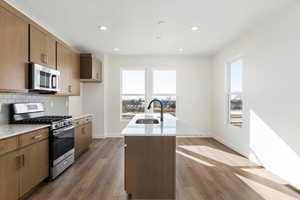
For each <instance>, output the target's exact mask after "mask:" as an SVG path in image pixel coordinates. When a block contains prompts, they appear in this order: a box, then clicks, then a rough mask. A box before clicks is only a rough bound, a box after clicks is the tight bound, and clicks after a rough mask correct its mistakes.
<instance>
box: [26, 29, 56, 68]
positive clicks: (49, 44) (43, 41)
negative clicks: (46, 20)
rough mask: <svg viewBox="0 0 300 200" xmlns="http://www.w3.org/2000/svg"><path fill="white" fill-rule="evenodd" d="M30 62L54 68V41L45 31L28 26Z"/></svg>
mask: <svg viewBox="0 0 300 200" xmlns="http://www.w3.org/2000/svg"><path fill="white" fill-rule="evenodd" d="M29 35H30V37H29V38H30V39H29V46H30V48H29V58H30V62H34V63H37V64H41V65H44V66H47V67H51V68H54V69H56V41H55V40H54V39H53V38H52V37H51V36H50V35H48V34H47V33H45V32H43V31H42V30H40V29H38V28H36V27H35V26H33V25H30V26H29Z"/></svg>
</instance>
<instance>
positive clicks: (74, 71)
mask: <svg viewBox="0 0 300 200" xmlns="http://www.w3.org/2000/svg"><path fill="white" fill-rule="evenodd" d="M57 70H59V71H60V82H59V87H60V90H61V91H60V92H59V94H61V95H74V96H79V95H80V57H79V54H78V53H76V52H74V51H73V50H71V49H70V48H68V47H66V46H64V45H63V44H60V43H57Z"/></svg>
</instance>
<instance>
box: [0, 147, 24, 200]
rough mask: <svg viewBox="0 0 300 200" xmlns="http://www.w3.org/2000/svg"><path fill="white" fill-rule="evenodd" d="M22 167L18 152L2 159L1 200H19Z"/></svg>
mask: <svg viewBox="0 0 300 200" xmlns="http://www.w3.org/2000/svg"><path fill="white" fill-rule="evenodd" d="M20 167H21V165H20V157H19V152H18V151H14V152H11V153H8V154H6V155H4V156H1V157H0V199H5V200H15V199H18V198H19V177H20Z"/></svg>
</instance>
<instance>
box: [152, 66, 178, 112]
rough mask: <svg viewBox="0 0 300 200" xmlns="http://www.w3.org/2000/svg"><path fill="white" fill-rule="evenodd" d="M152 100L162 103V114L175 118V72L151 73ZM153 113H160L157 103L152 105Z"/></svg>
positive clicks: (159, 71) (160, 71)
mask: <svg viewBox="0 0 300 200" xmlns="http://www.w3.org/2000/svg"><path fill="white" fill-rule="evenodd" d="M153 98H156V99H159V100H161V101H162V103H163V108H164V113H169V114H172V115H173V116H176V71H174V70H155V71H153ZM153 112H160V104H159V103H157V102H155V103H154V108H153Z"/></svg>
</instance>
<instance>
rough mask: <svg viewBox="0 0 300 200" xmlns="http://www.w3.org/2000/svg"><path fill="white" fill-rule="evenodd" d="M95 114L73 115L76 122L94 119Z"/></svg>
mask: <svg viewBox="0 0 300 200" xmlns="http://www.w3.org/2000/svg"><path fill="white" fill-rule="evenodd" d="M93 116H94V115H93V114H80V115H72V117H73V119H74V120H78V119H82V118H85V117H93Z"/></svg>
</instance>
